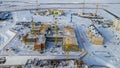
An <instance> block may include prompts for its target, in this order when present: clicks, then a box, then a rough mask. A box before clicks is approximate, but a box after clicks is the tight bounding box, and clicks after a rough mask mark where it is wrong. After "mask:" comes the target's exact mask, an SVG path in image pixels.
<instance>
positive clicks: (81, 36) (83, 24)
mask: <svg viewBox="0 0 120 68" xmlns="http://www.w3.org/2000/svg"><path fill="white" fill-rule="evenodd" d="M1 1H16V0H1ZM17 1H21V2H27V3H28V5H29V3H30V5H31V3H32V5H31V6H26V5H27V4H24V3H23V4H18V3H14V4H17V5H20V6H17V7H14V9H15V8H19V9H20V8H26V7H30V8H31V7H32V8H35V7H36V5H35V4H36V1H35V0H29V2H28V1H27V0H17ZM85 1H86V2H88V3H93V2H94V3H97V2H98V3H103V2H104V3H120V1H119V0H114V2H113V1H112V0H85ZM46 2H47V3H53V2H54V3H68V2H69V3H77V2H83V1H81V0H71V1H69V0H64V1H63V0H51V1H49V0H44V1H43V0H39V3H46ZM4 4H11V2H9V3H6V2H3V4H2V5H4ZM14 4H13V5H14ZM21 5H22V6H21ZM33 5H34V6H33ZM24 6H25V7H24ZM54 6H55V5H53V6H52V7H54ZM64 6H65V5H58V6H55V7H64ZM87 6H89V5H86V7H87ZM118 6H119V4H118V5H102V6H100V7H102V8H105V9H108V10H109V11H111V12H113V13H115V14H116V15H118V16H120V12H119V11H120V9H119V7H118ZM40 7H41V6H40ZM42 7H48V6H42ZM66 7H70V6H66ZM72 7H76V6H75V5H72ZM77 7H82V5H77ZM89 7H96V6H95V5H91V6H89ZM3 8H4V6H0V10H3ZM9 9H11V8H9ZM9 9H8V7H6V8H4V10H9ZM95 11H96V10H93V9H89V10H88V9H85V12H92V13H95ZM65 12H66V14H67V15H66V16H59V20H58V23H60V24H61V25H68V24H74V27H75V32H76V35H78V36H77V38H78V43H79V47H80V48H83V49H85V50H86V51H87V52H90V54H88V55H87V56H85V57H84V58H83V60H84V61H85V62H86V63H87V64H88V65H104V66H108V67H110V68H119V67H120V65H119V63H120V57H119V53H120V52H119V49H120V47H119V45H120V44H119V45H118V44H117V43H118V42H120V41H119V40H117V39H116V37H115V35H118V37H120V36H119V35H120V33H119V32H117V31H116V30H114V28H113V27H110V28H99V30H100V31H101V33H103V35H104V36H105V37H106V39H107V40H109V41H107V42H105V44H104V45H102V46H96V45H93V44H92V43H91V42H90V41H89V38H88V37H87V33H86V29H87V27H88V26H89V25H90V24H91V23H92V22H91V20H89V19H85V18H80V17H78V16H73V22H72V23H71V22H70V20H71V17H70V14H71V13H75V12H82V10H80V9H75V10H66V11H65ZM98 14H99V15H100V16H102V17H104V18H105V20H114V19H115V18H114V17H113V16H111V15H109V14H108V13H107V12H105V11H103V10H98ZM32 17H33V18H34V21H35V22H38V21H41V22H46V23H47V22H48V23H53V16H52V15H49V16H39V15H33V14H31V13H30V11H18V12H13V19H14V21H11V22H10V21H9V22H8V23H7V24H5V25H6V26H4V25H3V27H2V28H0V46H3V42H9V40H11V39H12V38H13V37H14V36H15V33H13V32H12V33H11V31H10V30H9V29H11V28H14V27H15V24H16V22H26V21H27V22H30V21H31V18H32ZM3 30H4V31H5V32H3ZM28 31H29V28H24V29H23V30H21V31H20V32H21V33H27V32H28ZM20 32H18V35H17V36H16V37H15V38H14V39H13V40H11V42H10V43H9V44H8V45H7V46H6V47H5V49H6V48H9V47H16V48H17V49H18V50H19V52H18V53H9V52H6V51H5V49H3V50H2V51H1V53H0V55H11V56H7V58H8V61H7V63H6V64H8V65H10V64H11V61H12V60H13V59H14V58H15V57H17V58H19V59H15V62H17V61H18V60H20V62H19V63H18V64H23V63H25V62H26V61H27V59H28V58H31V57H32V58H35V57H39V58H40V59H47V58H48V57H47V55H49V58H51V59H54V58H58V57H60V56H57V57H55V56H56V55H58V54H59V55H62V52H63V51H62V49H61V48H60V49H57V48H56V50H59V51H60V52H57V53H56V54H52V53H50V52H49V51H48V52H46V53H45V54H40V53H39V52H36V51H32V50H29V49H26V48H24V44H23V43H22V42H21V41H20V39H18V37H19V34H21V33H20ZM3 39H4V40H3ZM81 40H82V42H81ZM83 42H84V43H83ZM18 43H19V44H18ZM81 45H82V46H81ZM104 46H107V47H106V48H105V47H104ZM63 53H64V52H63ZM70 54H71V56H70V57H72V55H76V54H75V53H70ZM77 54H78V53H77ZM80 54H81V53H79V55H80ZM12 55H15V56H12ZM18 55H22V56H18ZM25 55H39V56H25ZM50 55H51V56H50ZM52 55H55V56H52ZM23 58H24V59H23ZM60 58H61V57H60ZM62 58H65V54H64V57H63V56H62ZM74 58H75V57H74ZM76 58H78V55H77V56H76ZM13 64H15V63H13Z"/></svg>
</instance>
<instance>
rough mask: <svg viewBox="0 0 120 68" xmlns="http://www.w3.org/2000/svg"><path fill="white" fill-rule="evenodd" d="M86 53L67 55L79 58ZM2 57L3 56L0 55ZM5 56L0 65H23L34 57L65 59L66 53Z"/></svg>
mask: <svg viewBox="0 0 120 68" xmlns="http://www.w3.org/2000/svg"><path fill="white" fill-rule="evenodd" d="M85 55H86V52H83V53H81V54H80V55H69V59H80V58H82V57H83V56H85ZM0 57H3V56H0ZM5 57H6V59H7V60H6V63H5V64H1V65H0V66H3V65H24V64H25V63H26V62H27V60H28V59H34V58H39V59H41V60H42V59H66V55H41V56H39V55H36V56H32V55H31V56H5Z"/></svg>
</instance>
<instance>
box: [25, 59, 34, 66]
mask: <svg viewBox="0 0 120 68" xmlns="http://www.w3.org/2000/svg"><path fill="white" fill-rule="evenodd" d="M32 64H33V61H32V59H28V60H27V62H26V64H25V68H31V67H32Z"/></svg>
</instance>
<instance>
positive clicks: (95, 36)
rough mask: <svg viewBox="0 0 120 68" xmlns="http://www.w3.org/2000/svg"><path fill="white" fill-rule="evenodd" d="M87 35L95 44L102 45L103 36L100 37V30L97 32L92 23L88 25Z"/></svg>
mask: <svg viewBox="0 0 120 68" xmlns="http://www.w3.org/2000/svg"><path fill="white" fill-rule="evenodd" d="M87 33H88V37H89V38H90V40H91V42H92V43H93V44H95V45H102V44H103V42H104V38H103V37H102V35H101V34H100V32H98V30H97V29H96V27H95V26H94V25H90V26H89V27H88V32H87Z"/></svg>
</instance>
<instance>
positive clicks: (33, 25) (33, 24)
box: [31, 17, 35, 29]
mask: <svg viewBox="0 0 120 68" xmlns="http://www.w3.org/2000/svg"><path fill="white" fill-rule="evenodd" d="M31 22H32V29H34V28H35V23H34V21H33V17H32V21H31Z"/></svg>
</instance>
